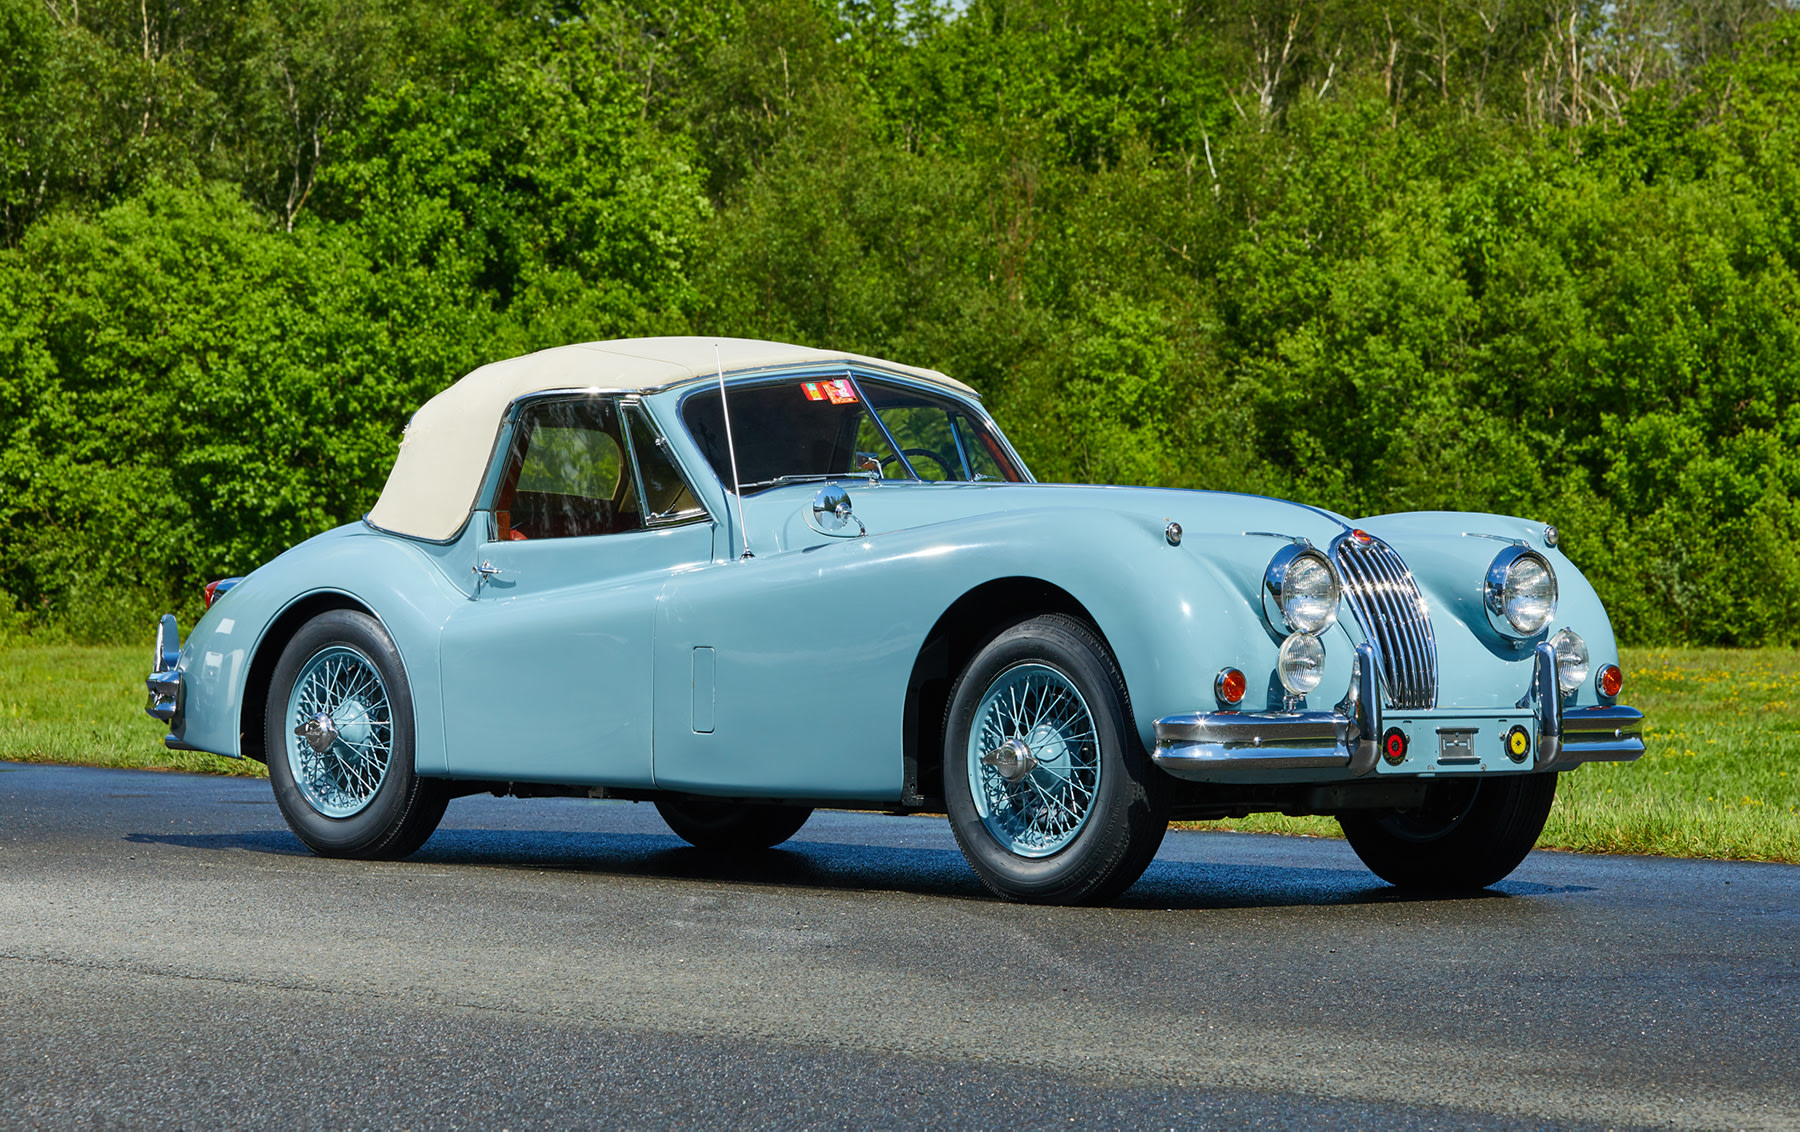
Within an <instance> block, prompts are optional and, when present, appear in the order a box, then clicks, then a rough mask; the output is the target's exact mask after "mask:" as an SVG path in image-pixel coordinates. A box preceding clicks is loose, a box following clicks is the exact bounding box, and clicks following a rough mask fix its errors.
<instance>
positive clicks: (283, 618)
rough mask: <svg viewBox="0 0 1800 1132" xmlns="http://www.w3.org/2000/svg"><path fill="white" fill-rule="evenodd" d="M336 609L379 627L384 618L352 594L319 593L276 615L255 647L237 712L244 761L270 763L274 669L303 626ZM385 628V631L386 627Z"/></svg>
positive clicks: (332, 591) (295, 602) (307, 595)
mask: <svg viewBox="0 0 1800 1132" xmlns="http://www.w3.org/2000/svg"><path fill="white" fill-rule="evenodd" d="M334 609H348V610H353V611H355V612H357V613H365V614H367V615H369V616H370V617H373V618H374V619H375V620H376V622H377V623H379V622H380V621H381V615H380V614H378V613H376V612H375V611H374V610H373V609H371V608H370V607H369V605H368V603H366V602H364V601H362V600H361V599H360V598H357V597H355V596H354V595H352V594H350V593H347V592H345V591H343V590H317V591H314V592H312V593H309V594H305V595H303V596H301V597H299V598H296V599H295V600H294V601H292V602H290V603H289V604H288V605H287V606H286V607H285V608H284V609H282V611H281V612H280V613H278V614H276V615H275V619H274V620H273V621H271V622H270V623H269V627H268V629H267V630H266V631H264V633H263V635H262V639H261V640H260V641H258V642H257V643H256V650H255V652H254V653H252V654H251V657H250V665H249V668H248V670H247V672H246V675H245V677H244V695H243V703H242V705H241V706H240V708H239V709H238V750H239V751H241V752H242V753H243V755H244V757H245V758H251V759H255V760H256V761H257V762H260V763H263V764H265V765H267V763H268V761H269V757H268V752H267V751H265V750H264V749H263V715H264V713H265V712H266V711H267V710H268V705H269V681H270V680H271V679H273V678H274V675H275V666H276V665H277V664H278V663H280V661H281V654H282V652H283V651H284V650H285V649H286V648H287V645H288V642H289V641H291V640H293V639H294V634H296V633H298V632H299V631H300V628H301V626H303V625H305V624H306V623H307V622H308V621H311V620H312V619H313V618H315V617H317V616H319V614H321V613H329V612H331V611H332V610H334ZM383 628H384V630H385V628H386V626H385V625H384V626H383ZM390 636H391V634H390ZM401 664H402V666H404V664H405V658H404V657H402V658H401Z"/></svg>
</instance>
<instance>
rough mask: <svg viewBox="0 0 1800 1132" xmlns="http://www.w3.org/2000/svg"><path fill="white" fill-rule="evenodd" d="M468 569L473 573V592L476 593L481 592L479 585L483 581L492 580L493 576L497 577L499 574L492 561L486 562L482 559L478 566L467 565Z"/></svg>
mask: <svg viewBox="0 0 1800 1132" xmlns="http://www.w3.org/2000/svg"><path fill="white" fill-rule="evenodd" d="M469 569H470V571H471V572H473V573H474V575H475V592H476V593H480V592H481V585H482V583H483V582H488V581H492V580H493V579H494V578H497V577H499V576H500V574H501V570H500V568H499V567H498V566H496V565H494V564H493V563H492V562H487V561H483V562H482V563H481V565H479V566H471V567H469Z"/></svg>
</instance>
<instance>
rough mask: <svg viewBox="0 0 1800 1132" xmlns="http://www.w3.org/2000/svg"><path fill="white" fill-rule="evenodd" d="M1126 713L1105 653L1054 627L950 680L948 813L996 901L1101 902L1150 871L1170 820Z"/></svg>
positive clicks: (990, 650)
mask: <svg viewBox="0 0 1800 1132" xmlns="http://www.w3.org/2000/svg"><path fill="white" fill-rule="evenodd" d="M1127 702H1128V701H1127V699H1126V694H1125V681H1124V678H1123V677H1122V676H1121V675H1120V673H1119V669H1118V665H1117V664H1116V663H1114V661H1113V658H1112V654H1111V652H1110V651H1108V649H1107V648H1106V645H1105V643H1104V642H1102V641H1101V640H1100V638H1099V636H1098V635H1097V634H1096V633H1095V632H1094V631H1093V629H1092V628H1091V627H1090V626H1088V625H1087V624H1086V623H1085V622H1082V621H1079V620H1077V619H1075V618H1073V617H1066V616H1063V615H1061V614H1048V615H1045V616H1041V617H1034V618H1032V619H1030V620H1028V621H1022V622H1020V623H1019V624H1017V625H1014V626H1013V627H1012V628H1010V629H1007V630H1006V631H1004V632H1002V633H1001V634H1000V635H999V636H997V637H995V638H994V639H993V640H992V641H990V642H988V644H987V645H986V646H985V647H984V648H983V649H982V650H981V651H980V652H978V653H976V655H975V657H974V659H973V660H971V661H970V662H969V664H968V667H967V668H965V669H964V670H963V672H962V675H961V676H960V677H958V679H957V681H956V686H955V687H954V688H953V689H952V691H951V693H950V705H949V710H948V715H947V717H946V719H945V727H944V801H945V806H946V808H947V809H948V810H949V812H950V828H951V829H952V830H953V831H954V832H955V834H956V840H957V844H958V845H960V846H961V847H962V851H963V856H965V857H967V858H968V860H969V864H970V865H971V866H973V867H974V869H975V871H976V873H977V874H979V875H980V877H981V879H982V882H983V883H985V884H986V885H987V886H988V888H989V889H991V890H992V891H993V892H994V893H995V895H997V896H1000V897H1002V898H1004V899H1007V900H1022V901H1030V902H1033V903H1041V904H1093V903H1099V902H1101V901H1105V900H1110V899H1112V898H1113V897H1114V896H1117V895H1118V894H1119V893H1121V892H1123V891H1124V890H1125V889H1127V888H1129V887H1130V886H1131V884H1132V883H1133V882H1134V881H1136V880H1137V879H1138V877H1139V876H1141V875H1142V874H1143V872H1144V869H1146V868H1147V867H1149V864H1150V860H1151V858H1152V857H1154V856H1155V855H1156V849H1157V846H1158V845H1160V844H1161V843H1162V838H1163V833H1164V831H1166V830H1167V829H1168V824H1169V823H1168V816H1167V815H1168V811H1167V806H1166V803H1165V801H1164V799H1163V795H1162V792H1161V790H1160V789H1159V783H1158V781H1157V779H1156V775H1157V774H1158V773H1160V772H1158V771H1157V770H1156V768H1155V767H1154V766H1152V765H1151V763H1150V758H1149V755H1148V754H1147V753H1146V752H1145V751H1144V747H1143V744H1142V743H1141V742H1139V741H1138V736H1137V732H1136V729H1135V728H1134V727H1133V726H1132V725H1131V723H1130V718H1131V717H1130V712H1129V711H1128V710H1127Z"/></svg>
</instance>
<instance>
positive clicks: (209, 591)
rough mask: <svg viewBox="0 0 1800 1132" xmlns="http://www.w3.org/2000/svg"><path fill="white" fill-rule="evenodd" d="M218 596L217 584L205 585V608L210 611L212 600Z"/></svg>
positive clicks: (209, 583)
mask: <svg viewBox="0 0 1800 1132" xmlns="http://www.w3.org/2000/svg"><path fill="white" fill-rule="evenodd" d="M218 596H219V583H218V582H208V583H206V608H208V609H211V608H212V603H213V599H214V598H217V597H218Z"/></svg>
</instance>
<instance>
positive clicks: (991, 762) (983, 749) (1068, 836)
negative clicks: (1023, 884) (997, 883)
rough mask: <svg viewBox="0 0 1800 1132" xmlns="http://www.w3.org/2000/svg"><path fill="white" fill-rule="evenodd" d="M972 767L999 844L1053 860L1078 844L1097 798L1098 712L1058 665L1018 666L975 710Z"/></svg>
mask: <svg viewBox="0 0 1800 1132" xmlns="http://www.w3.org/2000/svg"><path fill="white" fill-rule="evenodd" d="M968 768H969V791H970V793H971V795H973V799H974V802H975V811H976V813H977V814H979V815H980V817H981V821H982V824H983V825H985V826H986V827H987V829H988V832H989V833H991V834H992V835H993V836H994V838H995V840H997V841H999V842H1000V844H1001V845H1002V846H1004V847H1005V848H1006V849H1007V850H1008V851H1009V852H1012V853H1016V854H1018V855H1019V856H1021V857H1048V856H1050V855H1051V854H1053V853H1056V852H1058V851H1060V850H1061V849H1063V848H1065V847H1066V846H1067V845H1068V844H1069V843H1070V842H1072V841H1074V840H1075V838H1076V836H1077V835H1078V834H1079V833H1080V832H1081V829H1082V826H1083V825H1085V824H1086V823H1087V820H1088V815H1089V814H1091V813H1092V812H1093V809H1094V801H1095V798H1096V797H1097V795H1098V794H1099V790H1100V746H1099V742H1098V739H1097V737H1096V734H1095V727H1094V716H1093V713H1092V712H1091V711H1090V710H1089V709H1088V704H1087V701H1086V700H1085V699H1084V698H1083V697H1082V695H1081V692H1080V690H1079V689H1078V688H1076V686H1075V684H1074V682H1073V681H1071V680H1070V679H1069V678H1068V677H1067V676H1065V675H1063V674H1062V673H1061V672H1059V671H1057V670H1056V669H1055V668H1052V667H1050V666H1049V665H1046V664H1030V663H1027V664H1016V665H1013V666H1012V667H1011V668H1008V669H1006V670H1005V671H1004V672H1002V673H1000V675H999V676H997V677H996V678H995V679H994V681H993V683H991V684H989V685H988V688H987V692H986V693H985V694H984V695H983V696H982V698H981V702H980V704H979V705H978V706H977V707H976V709H975V719H974V726H973V727H972V728H970V732H969V744H968Z"/></svg>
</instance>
